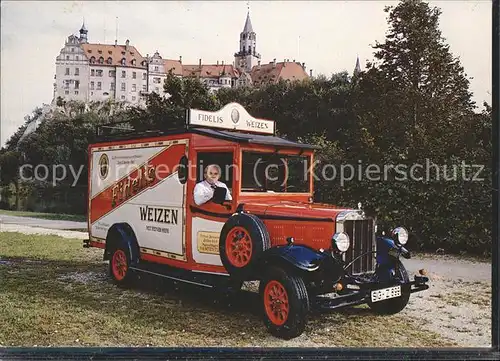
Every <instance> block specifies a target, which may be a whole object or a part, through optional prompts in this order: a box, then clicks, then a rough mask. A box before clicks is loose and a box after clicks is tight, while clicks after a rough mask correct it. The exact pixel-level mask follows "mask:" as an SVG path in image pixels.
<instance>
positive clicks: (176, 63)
mask: <svg viewBox="0 0 500 361" xmlns="http://www.w3.org/2000/svg"><path fill="white" fill-rule="evenodd" d="M163 65H164V67H165V72H166V73H168V72H169V71H170V70H172V73H173V74H174V75H182V68H183V67H182V63H181V62H180V60H171V59H164V60H163Z"/></svg>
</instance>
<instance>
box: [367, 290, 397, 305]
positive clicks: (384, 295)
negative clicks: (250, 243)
mask: <svg viewBox="0 0 500 361" xmlns="http://www.w3.org/2000/svg"><path fill="white" fill-rule="evenodd" d="M371 296H372V302H378V301H383V300H387V299H389V298H396V297H401V286H395V287H389V288H382V289H380V290H375V291H372V293H371Z"/></svg>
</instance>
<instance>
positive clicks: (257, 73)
mask: <svg viewBox="0 0 500 361" xmlns="http://www.w3.org/2000/svg"><path fill="white" fill-rule="evenodd" d="M250 75H251V77H252V82H253V84H254V85H261V84H269V83H277V82H278V81H279V79H283V80H290V81H294V80H303V79H306V78H308V75H307V73H306V71H305V70H304V68H302V65H300V64H299V63H295V62H286V63H284V62H283V63H276V66H273V63H269V64H264V65H256V66H254V67H253V68H252V71H251V72H250Z"/></svg>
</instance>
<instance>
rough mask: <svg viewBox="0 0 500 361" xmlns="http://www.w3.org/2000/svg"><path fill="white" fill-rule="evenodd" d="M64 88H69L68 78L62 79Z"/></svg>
mask: <svg viewBox="0 0 500 361" xmlns="http://www.w3.org/2000/svg"><path fill="white" fill-rule="evenodd" d="M64 88H65V89H69V80H65V81H64Z"/></svg>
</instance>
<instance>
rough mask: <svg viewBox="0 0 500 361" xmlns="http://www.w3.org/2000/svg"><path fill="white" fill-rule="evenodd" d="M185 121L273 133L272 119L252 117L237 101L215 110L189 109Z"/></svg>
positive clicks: (208, 125)
mask: <svg viewBox="0 0 500 361" xmlns="http://www.w3.org/2000/svg"><path fill="white" fill-rule="evenodd" d="M186 121H187V124H188V125H197V126H204V127H210V128H222V129H229V130H239V131H244V132H252V133H262V134H275V123H274V121H273V120H267V119H258V118H254V117H252V116H251V115H250V114H248V112H247V111H246V109H245V108H243V106H241V105H240V104H238V103H229V104H227V105H226V106H224V107H223V108H222V109H220V110H219V111H215V112H210V111H206V110H199V109H189V110H188V112H187V119H186Z"/></svg>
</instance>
